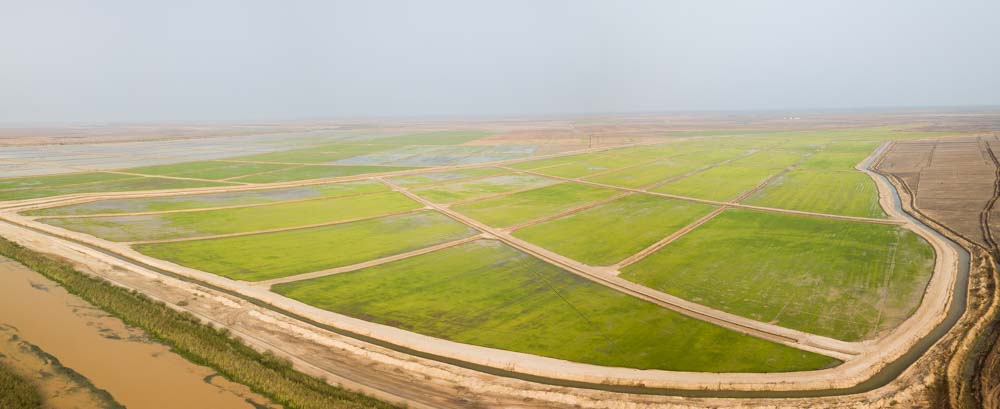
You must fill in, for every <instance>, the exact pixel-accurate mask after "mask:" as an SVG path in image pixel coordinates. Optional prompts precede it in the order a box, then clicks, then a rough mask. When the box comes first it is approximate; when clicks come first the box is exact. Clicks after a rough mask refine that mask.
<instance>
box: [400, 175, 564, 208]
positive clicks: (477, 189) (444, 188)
mask: <svg viewBox="0 0 1000 409" xmlns="http://www.w3.org/2000/svg"><path fill="white" fill-rule="evenodd" d="M553 183H558V181H557V180H555V179H549V178H544V177H541V176H534V175H513V174H508V175H500V176H492V177H488V178H485V179H475V180H469V181H459V182H455V183H449V184H445V185H436V186H430V187H426V188H422V189H416V190H414V191H413V193H416V194H418V195H420V196H422V197H424V198H426V199H428V200H430V201H433V202H436V203H449V202H455V201H458V200H466V199H473V198H476V197H482V196H487V195H490V194H496V193H504V192H510V191H513V190H521V189H530V188H535V187H541V186H545V185H551V184H553Z"/></svg>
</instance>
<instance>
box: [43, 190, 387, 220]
mask: <svg viewBox="0 0 1000 409" xmlns="http://www.w3.org/2000/svg"><path fill="white" fill-rule="evenodd" d="M290 189H294V188H290ZM389 192H392V191H391V190H380V191H377V192H363V193H351V194H347V195H341V196H322V197H310V198H306V199H291V200H279V201H277V202H265V203H249V204H242V205H230V206H215V207H199V208H194V209H175V210H150V211H147V212H128V213H93V214H63V215H52V216H45V215H23V216H24V217H28V218H33V219H87V218H94V217H116V216H149V215H157V214H174V213H197V212H207V211H211V210H227V209H242V208H246V207H264V206H274V205H282V204H289V203H301V202H313V201H317V200H328V199H345V198H350V197H358V196H367V195H377V194H379V193H389ZM209 194H211V193H209ZM140 199H141V198H140ZM106 200H116V199H106ZM98 201H100V200H98Z"/></svg>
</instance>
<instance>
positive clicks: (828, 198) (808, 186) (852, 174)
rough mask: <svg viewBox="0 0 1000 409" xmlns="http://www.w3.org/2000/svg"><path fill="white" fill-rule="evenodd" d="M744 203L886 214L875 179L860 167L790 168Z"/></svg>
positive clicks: (850, 214) (833, 212)
mask: <svg viewBox="0 0 1000 409" xmlns="http://www.w3.org/2000/svg"><path fill="white" fill-rule="evenodd" d="M744 203H747V204H752V205H758V206H766V207H778V208H782V209H793V210H804V211H809V212H818V213H828V214H839V215H845V216H860V217H875V218H884V217H886V214H885V211H884V210H882V206H881V205H879V202H878V188H877V187H876V186H875V182H874V181H872V179H871V177H869V176H868V175H866V174H864V173H862V172H857V171H846V172H842V171H810V170H801V171H793V172H789V173H787V174H785V175H782V176H781V177H779V178H777V179H775V180H774V181H772V182H771V183H770V184H768V185H767V186H765V187H764V188H763V189H761V190H760V191H758V192H756V193H754V194H753V195H751V196H750V197H749V198H747V200H745V201H744Z"/></svg>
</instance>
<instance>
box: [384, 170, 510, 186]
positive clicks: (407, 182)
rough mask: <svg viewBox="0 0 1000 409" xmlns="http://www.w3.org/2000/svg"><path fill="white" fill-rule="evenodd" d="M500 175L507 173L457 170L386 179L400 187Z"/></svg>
mask: <svg viewBox="0 0 1000 409" xmlns="http://www.w3.org/2000/svg"><path fill="white" fill-rule="evenodd" d="M501 173H508V171H507V170H505V169H500V168H473V169H459V170H448V171H443V172H429V173H421V174H419V175H406V176H396V177H393V178H388V180H389V181H390V182H392V183H395V184H397V185H400V186H420V185H426V184H431V183H443V182H455V181H459V180H464V179H471V178H478V177H484V176H492V175H499V174H501Z"/></svg>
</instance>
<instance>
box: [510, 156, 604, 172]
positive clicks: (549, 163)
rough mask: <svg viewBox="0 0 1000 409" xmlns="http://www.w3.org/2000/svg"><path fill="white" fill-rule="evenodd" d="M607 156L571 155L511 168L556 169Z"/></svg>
mask: <svg viewBox="0 0 1000 409" xmlns="http://www.w3.org/2000/svg"><path fill="white" fill-rule="evenodd" d="M606 157H607V156H606V155H601V154H598V153H581V154H579V155H569V156H559V157H555V158H547V159H538V160H532V161H527V162H518V163H515V164H513V165H510V166H509V167H511V168H514V169H522V170H535V169H540V168H549V167H556V166H560V165H567V164H571V163H576V162H586V161H591V160H597V159H600V158H606Z"/></svg>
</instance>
